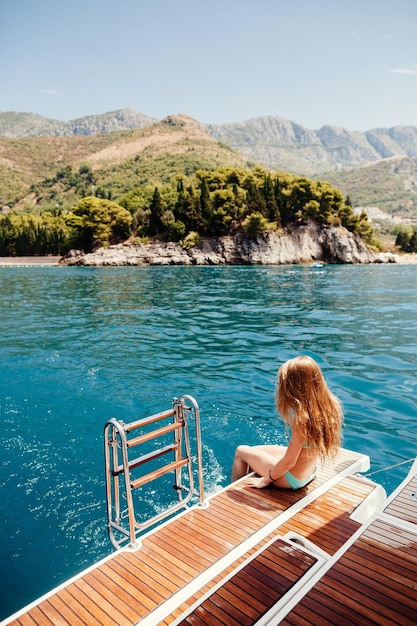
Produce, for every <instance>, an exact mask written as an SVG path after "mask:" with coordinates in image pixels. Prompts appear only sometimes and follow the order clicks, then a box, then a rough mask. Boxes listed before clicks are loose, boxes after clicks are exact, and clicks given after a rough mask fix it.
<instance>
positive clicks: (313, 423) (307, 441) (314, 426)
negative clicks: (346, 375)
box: [232, 356, 343, 489]
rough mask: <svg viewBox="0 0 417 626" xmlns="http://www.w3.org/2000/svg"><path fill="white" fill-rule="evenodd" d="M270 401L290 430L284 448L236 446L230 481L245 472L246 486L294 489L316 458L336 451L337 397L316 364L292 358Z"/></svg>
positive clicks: (310, 475) (281, 371) (313, 471)
mask: <svg viewBox="0 0 417 626" xmlns="http://www.w3.org/2000/svg"><path fill="white" fill-rule="evenodd" d="M275 399H276V404H277V407H278V410H279V412H280V414H281V416H282V418H283V420H284V423H285V425H286V426H288V427H289V428H290V429H291V439H290V443H289V445H288V447H285V446H278V445H264V446H262V445H261V446H245V445H243V446H239V447H238V448H237V449H236V453H235V459H234V462H233V469H232V481H235V480H237V479H238V478H241V477H242V476H245V474H247V473H248V472H249V471H251V470H252V471H254V472H256V473H257V474H258V476H256V477H251V478H249V479H248V481H247V484H248V485H249V486H250V487H257V488H258V489H262V488H263V487H267V486H268V485H270V484H271V483H272V484H274V485H275V486H276V487H282V488H284V489H300V488H301V487H304V486H305V485H307V484H308V483H309V482H310V481H312V480H313V478H314V477H315V475H316V468H317V462H318V460H319V459H320V460H324V459H326V458H332V457H334V456H335V455H336V454H337V451H338V449H339V446H340V440H341V428H342V422H343V413H342V407H341V404H340V402H339V400H338V399H337V398H336V396H334V395H333V394H332V392H331V391H330V389H329V388H328V386H327V384H326V381H325V380H324V377H323V374H322V372H321V370H320V367H319V366H318V365H317V363H316V362H315V361H314V360H313V359H312V358H310V357H308V356H298V357H296V358H295V359H290V360H289V361H287V362H286V363H284V364H283V365H282V366H281V367H280V369H279V371H278V391H277V394H276V398H275Z"/></svg>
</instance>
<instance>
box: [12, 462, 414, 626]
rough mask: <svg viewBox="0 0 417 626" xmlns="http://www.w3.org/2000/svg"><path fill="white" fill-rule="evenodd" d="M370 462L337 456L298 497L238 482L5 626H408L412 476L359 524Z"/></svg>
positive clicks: (410, 612)
mask: <svg viewBox="0 0 417 626" xmlns="http://www.w3.org/2000/svg"><path fill="white" fill-rule="evenodd" d="M366 462H367V458H366V457H362V456H361V455H358V454H355V453H353V452H349V451H347V450H343V451H342V452H341V454H340V456H339V458H338V459H337V461H336V462H335V463H334V464H333V466H331V467H327V468H324V469H322V470H321V471H320V472H319V473H318V476H317V478H316V479H315V480H314V481H313V482H312V483H310V485H308V486H307V487H305V488H303V489H301V490H299V491H290V490H288V491H286V490H278V489H276V488H273V487H272V488H267V489H263V490H256V489H251V488H249V487H248V486H247V485H246V480H245V479H243V480H241V481H239V482H238V483H234V484H233V485H230V486H229V487H228V488H226V489H225V490H223V491H221V492H219V493H217V494H215V495H213V496H211V497H210V498H209V506H208V507H207V508H200V507H194V508H192V509H190V510H187V511H186V512H184V513H181V514H180V515H177V516H176V517H175V518H174V519H173V520H171V521H169V522H166V523H164V524H162V525H160V526H159V527H158V528H157V529H155V530H153V531H151V532H149V533H147V534H146V535H144V537H143V538H142V545H141V547H140V549H139V550H137V551H135V552H131V551H127V550H123V551H119V552H115V553H114V554H112V555H111V556H110V557H108V558H107V559H104V560H103V561H101V562H100V563H98V564H96V565H95V566H93V567H91V568H89V569H88V570H87V571H86V572H84V573H82V574H81V575H80V576H78V577H75V578H73V579H72V580H71V581H69V582H68V583H66V584H65V585H62V586H61V587H59V588H58V589H57V590H55V591H54V592H53V593H52V594H48V595H46V596H44V597H43V598H41V599H40V600H39V601H37V602H36V603H33V604H32V605H30V606H29V607H27V608H26V609H25V610H22V611H21V612H18V613H17V614H15V615H14V616H12V617H11V618H9V621H8V620H6V621H4V622H2V626H4V625H6V624H10V625H11V626H12V625H13V626H26V625H28V626H29V625H30V626H35V625H38V626H49V625H53V626H57V625H63V626H64V625H71V626H77V625H83V626H113V625H114V626H132V625H133V624H138V623H140V624H141V625H143V626H146V625H151V626H157V625H158V624H163V625H168V624H171V625H177V624H187V625H188V624H189V625H191V624H196V625H200V624H210V625H213V626H216V625H219V626H220V625H222V626H234V625H236V626H237V625H243V624H254V623H255V622H257V621H258V620H259V619H260V620H261V622H260V623H275V624H278V623H283V624H300V625H301V624H314V626H317V625H318V624H329V623H335V624H338V625H340V624H353V623H358V624H359V623H367V624H388V623H389V624H396V623H398V624H409V623H410V624H411V623H414V624H415V623H416V615H417V603H416V600H415V596H416V595H417V594H416V588H417V548H416V545H417V543H416V527H415V524H416V519H417V516H416V508H417V501H415V500H411V499H410V497H409V494H410V493H413V492H415V491H417V478H416V477H414V478H413V479H411V480H410V481H409V483H408V484H407V485H406V486H405V487H404V489H403V490H402V491H401V492H399V493H398V494H394V495H395V497H394V498H392V499H391V501H389V502H388V504H387V506H386V507H385V509H384V510H383V511H382V512H381V514H380V516H379V517H378V518H377V519H374V520H373V521H372V522H370V523H369V524H368V525H365V526H364V527H363V526H362V524H361V523H360V522H358V521H355V520H354V519H352V518H351V517H350V515H351V513H353V512H354V511H355V510H356V509H357V507H358V506H359V505H360V504H361V503H362V501H363V500H364V499H365V498H366V497H367V496H369V495H370V494H371V493H373V491H374V489H375V485H374V484H373V483H371V482H370V481H368V480H366V479H363V478H358V477H356V476H350V475H349V474H352V473H356V472H358V471H364V470H366V469H367V468H366ZM410 502H411V505H410ZM394 515H395V517H394ZM301 587H302V589H303V593H305V592H306V595H305V597H304V598H301V599H298V595H297V594H298V593H299V589H301ZM387 587H388V588H389V589H387ZM323 598H325V600H324V599H323ZM277 602H278V604H276V603H277ZM271 611H272V614H273V615H274V616H275V617H274V618H273V621H270V622H268V619H270V617H268V616H270V615H271ZM413 616H414V621H411V620H412V619H413ZM262 620H264V622H262ZM265 620H266V621H265ZM332 620H333V621H332ZM364 620H365V622H364ZM407 620H408V621H407Z"/></svg>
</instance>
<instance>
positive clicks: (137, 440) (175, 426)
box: [126, 422, 184, 448]
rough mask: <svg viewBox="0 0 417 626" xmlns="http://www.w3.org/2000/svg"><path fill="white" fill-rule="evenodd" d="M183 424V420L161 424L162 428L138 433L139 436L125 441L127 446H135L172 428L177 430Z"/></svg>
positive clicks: (171, 430)
mask: <svg viewBox="0 0 417 626" xmlns="http://www.w3.org/2000/svg"><path fill="white" fill-rule="evenodd" d="M183 426H184V422H174V423H173V424H168V425H167V426H163V427H162V428H157V430H153V431H151V432H149V433H145V434H144V435H139V437H135V438H134V439H130V440H129V441H128V442H127V444H126V445H127V447H128V448H133V446H137V445H139V444H140V443H145V442H146V441H150V440H151V439H156V438H157V437H160V436H161V435H166V434H167V433H171V432H173V431H174V430H179V429H180V428H182V427H183Z"/></svg>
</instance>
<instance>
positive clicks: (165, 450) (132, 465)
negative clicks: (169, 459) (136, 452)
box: [112, 443, 178, 476]
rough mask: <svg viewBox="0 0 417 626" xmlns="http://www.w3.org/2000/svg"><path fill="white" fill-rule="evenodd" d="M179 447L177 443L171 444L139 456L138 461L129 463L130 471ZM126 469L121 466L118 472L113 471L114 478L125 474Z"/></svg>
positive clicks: (134, 460) (133, 460)
mask: <svg viewBox="0 0 417 626" xmlns="http://www.w3.org/2000/svg"><path fill="white" fill-rule="evenodd" d="M177 449H178V446H177V444H175V443H172V444H170V445H169V446H165V447H164V448H158V450H153V451H152V452H149V453H148V454H143V455H142V456H138V457H137V458H136V459H132V460H131V461H129V469H130V470H131V469H134V468H135V467H139V465H143V463H147V461H153V460H154V459H158V458H159V457H160V456H163V455H164V454H168V452H173V451H174V450H177ZM123 472H124V467H123V465H119V466H118V467H117V470H115V471H113V472H112V473H113V476H118V475H119V474H123Z"/></svg>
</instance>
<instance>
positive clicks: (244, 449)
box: [232, 445, 287, 482]
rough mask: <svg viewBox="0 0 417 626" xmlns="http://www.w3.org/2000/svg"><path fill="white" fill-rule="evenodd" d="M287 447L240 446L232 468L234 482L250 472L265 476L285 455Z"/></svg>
mask: <svg viewBox="0 0 417 626" xmlns="http://www.w3.org/2000/svg"><path fill="white" fill-rule="evenodd" d="M286 450H287V448H286V446H273V445H265V446H238V447H237V448H236V452H235V458H234V461H233V467H232V482H234V481H235V480H238V479H239V478H242V476H245V474H247V473H248V472H249V471H254V472H256V473H257V474H259V475H260V476H265V474H267V473H268V470H269V469H270V468H271V467H272V466H273V465H275V464H276V463H277V462H278V461H279V460H280V459H281V458H282V457H283V456H284V454H285V452H286Z"/></svg>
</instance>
